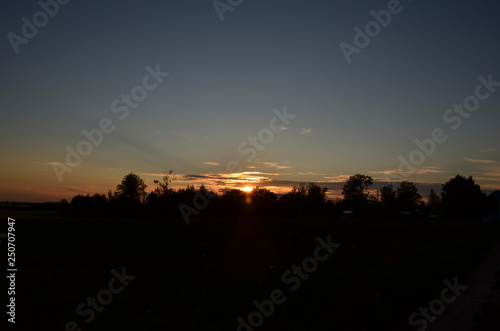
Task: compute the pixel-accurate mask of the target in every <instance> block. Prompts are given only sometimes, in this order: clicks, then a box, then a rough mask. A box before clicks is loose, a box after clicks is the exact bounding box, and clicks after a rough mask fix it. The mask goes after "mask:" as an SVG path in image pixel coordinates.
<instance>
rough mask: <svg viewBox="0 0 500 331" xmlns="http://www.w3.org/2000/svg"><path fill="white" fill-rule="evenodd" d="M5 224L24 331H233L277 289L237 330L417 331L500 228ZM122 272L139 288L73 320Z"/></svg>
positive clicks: (29, 218) (241, 221) (62, 220)
mask: <svg viewBox="0 0 500 331" xmlns="http://www.w3.org/2000/svg"><path fill="white" fill-rule="evenodd" d="M0 213H1V215H2V218H3V219H6V218H7V216H9V217H12V218H14V219H16V248H17V251H16V252H17V267H18V273H17V276H18V279H17V280H16V288H17V294H16V302H17V314H16V316H17V324H18V327H21V326H23V327H21V328H20V329H25V330H28V327H29V329H31V330H35V329H51V330H71V329H72V328H71V325H69V324H68V322H70V321H74V322H75V323H76V324H78V325H79V326H80V327H81V329H82V330H160V329H161V330H165V329H167V330H168V329H171V330H235V329H237V328H238V323H239V321H237V318H238V317H241V319H242V320H244V321H246V322H247V323H248V317H249V314H251V313H252V312H253V311H256V310H257V308H256V306H255V304H254V301H255V300H256V301H257V303H258V304H260V305H263V306H265V303H263V302H272V298H271V297H272V296H273V295H272V294H271V293H273V292H274V293H276V290H278V293H281V294H282V295H281V300H280V303H279V304H276V303H275V304H273V307H272V308H270V307H269V306H267V308H265V309H267V312H269V314H268V315H269V316H268V317H266V316H263V317H262V321H260V320H258V318H256V317H255V316H257V315H258V314H253V316H254V318H256V321H257V322H259V323H258V324H259V326H257V327H250V326H249V327H240V328H239V329H240V330H250V329H254V330H322V329H331V330H416V329H417V328H415V327H411V326H410V325H409V323H408V318H409V316H410V315H411V314H412V313H413V312H415V311H417V309H418V308H419V307H420V306H424V307H425V306H428V304H429V302H430V301H432V300H433V299H436V298H439V297H440V293H441V291H442V289H443V287H444V284H443V280H444V279H448V280H449V281H450V282H453V279H455V278H456V277H458V281H459V283H460V284H467V282H468V280H469V278H470V275H471V274H472V272H473V271H474V270H475V268H476V267H477V265H478V264H479V262H480V261H481V259H482V257H483V256H484V255H485V254H486V253H487V252H488V251H489V250H490V249H491V248H492V247H493V245H494V243H495V242H496V241H497V240H498V239H499V236H500V231H499V228H498V226H495V225H491V224H484V223H477V222H459V221H446V220H438V219H433V220H426V219H405V220H401V219H349V220H345V219H335V218H323V217H318V218H315V217H303V218H289V219H284V218H250V217H248V218H245V217H242V218H237V219H232V218H227V219H210V218H199V219H194V220H193V222H192V223H191V224H190V225H189V226H188V225H186V224H185V223H184V222H183V221H182V219H140V220H137V219H90V218H87V219H85V218H68V217H60V216H58V215H56V214H54V213H51V212H29V211H5V210H3V211H1V212H0ZM0 232H1V231H0ZM329 236H330V238H331V240H332V241H333V242H335V243H338V244H340V246H338V247H336V248H335V249H334V250H333V252H331V253H330V254H328V255H323V256H325V258H324V260H322V261H318V260H316V267H315V265H314V263H313V264H312V265H313V267H311V264H309V267H307V268H309V269H310V270H309V271H308V272H304V270H302V276H300V277H298V276H294V277H292V276H291V272H292V271H293V270H295V269H293V266H294V265H296V266H299V265H300V266H304V264H303V263H304V262H305V261H309V262H311V260H312V257H314V256H315V252H317V251H318V247H323V246H321V244H319V242H318V240H317V238H318V237H319V238H321V239H322V240H323V241H327V238H328V237H329ZM2 247H5V245H4V243H2ZM321 252H322V253H321V254H326V253H325V252H327V249H325V248H322V251H321ZM326 256H327V257H326ZM309 262H308V263H309ZM311 263H312V262H311ZM306 264H307V263H306ZM112 269H114V270H115V273H116V272H118V273H120V274H121V273H122V272H123V273H126V275H129V276H130V277H129V278H133V280H129V281H125V283H128V284H127V285H126V286H123V287H122V288H121V291H119V293H115V294H113V295H112V298H109V303H107V302H106V304H100V305H98V306H97V307H98V308H99V309H94V311H97V312H96V314H95V316H93V313H91V312H90V310H89V307H87V306H81V307H80V308H81V310H80V313H77V307H79V305H80V304H81V303H82V302H85V301H86V300H87V298H88V297H96V296H98V293H100V291H101V290H103V289H108V288H109V286H110V285H109V284H110V280H111V279H112V278H114V277H115V276H114V275H115V274H114V273H112V272H111V270H112ZM303 269H304V268H303ZM283 275H288V277H284V276H283ZM299 278H300V280H299ZM117 284H118V285H119V283H117V282H115V285H114V286H115V288H116V287H118V285H117ZM292 288H293V289H294V290H292ZM108 293H109V292H108ZM101 294H102V293H101ZM270 298H271V299H270ZM101 299H102V300H104V301H106V300H108V298H107V297H105V296H102V295H101ZM459 299H460V298H458V300H459ZM266 300H271V301H266ZM452 305H453V304H450V306H452ZM265 309H264V310H265ZM447 309H448V308H447ZM82 311H85V314H82ZM260 316H262V314H261V315H260ZM91 317H92V318H91ZM86 320H87V321H86ZM240 321H241V320H240ZM257 322H255V323H257ZM65 328H66V329H65Z"/></svg>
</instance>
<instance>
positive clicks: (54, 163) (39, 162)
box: [32, 161, 74, 166]
mask: <svg viewBox="0 0 500 331" xmlns="http://www.w3.org/2000/svg"><path fill="white" fill-rule="evenodd" d="M32 162H33V163H36V164H43V165H64V166H74V164H72V163H63V162H42V161H32Z"/></svg>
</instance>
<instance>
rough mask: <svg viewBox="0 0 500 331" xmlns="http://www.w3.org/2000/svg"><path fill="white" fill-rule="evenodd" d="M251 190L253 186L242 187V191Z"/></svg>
mask: <svg viewBox="0 0 500 331" xmlns="http://www.w3.org/2000/svg"><path fill="white" fill-rule="evenodd" d="M252 190H253V187H251V186H245V187H244V188H243V191H245V192H251V191H252Z"/></svg>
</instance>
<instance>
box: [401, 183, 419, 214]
mask: <svg viewBox="0 0 500 331" xmlns="http://www.w3.org/2000/svg"><path fill="white" fill-rule="evenodd" d="M396 193H397V198H396V199H397V203H398V206H399V208H400V209H401V210H409V211H416V210H417V208H418V206H419V204H420V201H421V200H422V196H421V195H420V194H418V189H417V187H416V186H415V185H414V184H413V183H412V182H409V181H406V180H404V181H402V182H401V184H399V188H398V190H397V192H396Z"/></svg>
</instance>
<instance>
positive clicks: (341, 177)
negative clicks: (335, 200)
mask: <svg viewBox="0 0 500 331" xmlns="http://www.w3.org/2000/svg"><path fill="white" fill-rule="evenodd" d="M349 177H350V175H336V176H325V177H324V178H325V179H326V181H327V182H328V183H344V182H346V181H347V180H348V179H349Z"/></svg>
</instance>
